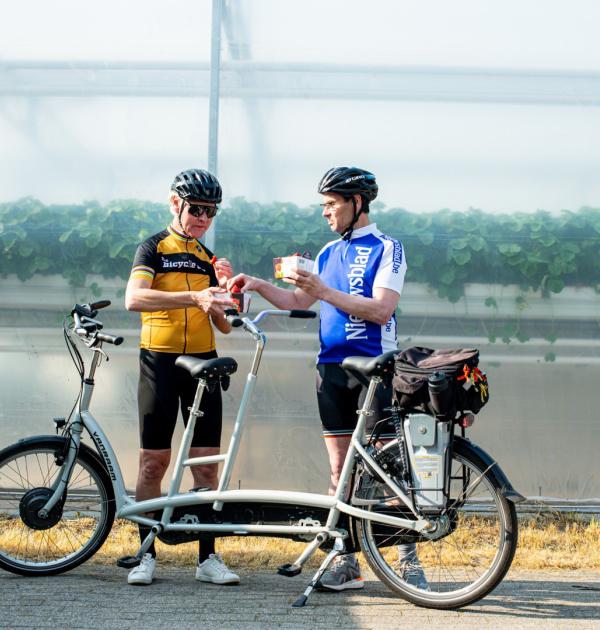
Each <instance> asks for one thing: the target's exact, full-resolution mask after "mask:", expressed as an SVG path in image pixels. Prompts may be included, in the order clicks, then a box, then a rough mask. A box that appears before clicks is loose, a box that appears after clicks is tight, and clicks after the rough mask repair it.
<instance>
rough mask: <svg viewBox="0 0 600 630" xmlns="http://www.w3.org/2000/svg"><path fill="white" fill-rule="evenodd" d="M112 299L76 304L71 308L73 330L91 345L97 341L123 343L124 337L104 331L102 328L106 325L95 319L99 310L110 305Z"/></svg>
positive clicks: (114, 343)
mask: <svg viewBox="0 0 600 630" xmlns="http://www.w3.org/2000/svg"><path fill="white" fill-rule="evenodd" d="M110 304H111V303H110V300H100V301H99V302H93V303H91V304H75V305H74V306H73V308H72V310H71V315H72V316H73V321H74V323H75V325H74V327H73V331H74V332H75V334H76V335H78V336H79V337H81V338H82V339H85V340H86V344H87V345H89V346H92V345H94V344H95V343H97V342H103V343H111V344H113V345H115V346H120V345H121V344H122V343H123V337H121V336H116V335H109V334H108V333H102V332H100V330H101V329H102V328H103V327H104V326H103V324H102V322H100V321H98V320H97V319H94V317H95V316H96V314H97V313H98V310H99V309H101V308H106V307H107V306H110Z"/></svg>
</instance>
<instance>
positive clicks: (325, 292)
mask: <svg viewBox="0 0 600 630" xmlns="http://www.w3.org/2000/svg"><path fill="white" fill-rule="evenodd" d="M332 294H333V289H332V288H331V287H328V286H327V285H326V284H324V285H323V288H322V289H321V290H320V291H319V295H317V296H316V297H317V299H318V300H321V301H322V302H329V301H330V300H331V297H332Z"/></svg>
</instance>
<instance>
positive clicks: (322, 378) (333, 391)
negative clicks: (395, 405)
mask: <svg viewBox="0 0 600 630" xmlns="http://www.w3.org/2000/svg"><path fill="white" fill-rule="evenodd" d="M366 394H367V387H366V386H365V385H363V384H362V383H361V382H360V381H358V380H357V379H356V377H355V376H353V375H352V374H351V373H350V372H347V371H346V370H344V368H342V366H341V365H340V364H339V363H319V364H318V365H317V402H318V403H319V415H320V416H321V423H322V425H323V436H324V437H326V438H334V437H344V436H348V437H349V436H351V435H352V433H353V432H354V429H355V428H356V423H357V421H358V414H357V413H356V411H357V410H358V409H360V407H362V404H363V402H364V400H365V396H366ZM375 400H376V404H375V405H374V407H375V409H373V411H374V413H373V415H372V416H369V417H368V418H367V433H370V431H371V429H372V428H373V427H374V426H375V424H377V422H379V420H382V419H384V418H387V417H389V416H390V413H389V411H388V412H385V411H384V409H385V408H386V407H389V406H390V405H391V404H392V387H391V385H389V386H387V387H385V386H384V385H383V383H380V384H379V386H378V387H377V390H376V392H375ZM379 428H381V432H380V437H381V438H393V437H396V432H395V430H394V427H393V424H392V423H391V421H388V422H383V423H382V424H381V425H379V427H378V429H379Z"/></svg>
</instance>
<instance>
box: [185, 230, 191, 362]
mask: <svg viewBox="0 0 600 630" xmlns="http://www.w3.org/2000/svg"><path fill="white" fill-rule="evenodd" d="M188 246H189V241H188V242H186V244H185V251H186V253H187V254H189V253H190V251H189V247H188ZM185 283H186V285H187V288H188V291H191V290H192V287H190V279H189V277H188V273H187V271H186V274H185ZM183 317H184V325H183V354H185V351H186V350H187V329H188V312H187V306H186V307H185V308H184V309H183Z"/></svg>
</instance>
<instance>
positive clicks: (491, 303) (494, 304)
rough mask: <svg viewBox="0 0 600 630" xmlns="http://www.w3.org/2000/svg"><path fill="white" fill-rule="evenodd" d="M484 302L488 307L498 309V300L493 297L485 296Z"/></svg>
mask: <svg viewBox="0 0 600 630" xmlns="http://www.w3.org/2000/svg"><path fill="white" fill-rule="evenodd" d="M484 304H485V305H486V306H488V307H490V308H495V309H498V302H496V300H495V298H493V297H491V296H490V297H486V298H485V302H484Z"/></svg>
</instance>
